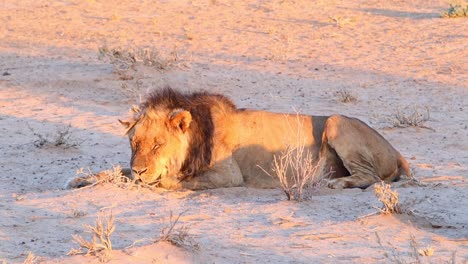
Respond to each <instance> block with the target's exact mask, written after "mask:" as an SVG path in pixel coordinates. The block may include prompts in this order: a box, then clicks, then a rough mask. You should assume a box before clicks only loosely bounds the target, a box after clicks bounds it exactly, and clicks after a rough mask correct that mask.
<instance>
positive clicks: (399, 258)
mask: <svg viewBox="0 0 468 264" xmlns="http://www.w3.org/2000/svg"><path fill="white" fill-rule="evenodd" d="M375 236H376V238H377V244H379V246H380V247H381V248H382V249H383V250H384V256H385V257H386V258H387V259H388V260H390V262H391V263H398V264H409V263H416V264H420V263H427V262H424V261H423V259H422V258H421V257H420V256H423V257H432V256H433V255H434V253H435V249H434V248H433V247H432V246H422V247H421V246H420V245H419V243H418V242H417V241H416V238H415V237H414V235H413V234H410V238H409V246H410V252H409V256H404V255H403V254H402V253H401V252H399V251H398V250H397V249H396V247H395V246H394V245H392V243H390V242H389V241H387V244H388V246H389V247H390V250H388V249H387V247H386V246H385V245H384V244H383V243H382V239H381V238H380V236H379V234H378V233H377V232H375ZM388 251H390V252H388ZM456 253H457V252H456V251H453V252H452V256H451V258H450V259H449V260H441V259H438V261H437V262H433V261H430V262H429V263H451V264H455V263H457V262H456Z"/></svg>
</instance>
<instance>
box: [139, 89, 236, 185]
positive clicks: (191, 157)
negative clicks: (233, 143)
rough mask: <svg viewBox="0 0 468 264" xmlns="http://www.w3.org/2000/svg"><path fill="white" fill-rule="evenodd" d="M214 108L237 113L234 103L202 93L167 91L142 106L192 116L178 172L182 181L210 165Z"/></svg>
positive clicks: (155, 92)
mask: <svg viewBox="0 0 468 264" xmlns="http://www.w3.org/2000/svg"><path fill="white" fill-rule="evenodd" d="M215 106H218V107H221V108H222V109H224V110H226V111H235V110H236V106H235V105H234V103H233V102H232V101H231V100H230V99H229V98H227V97H225V96H223V95H221V94H214V93H208V92H204V91H202V92H193V93H188V92H187V93H183V92H181V91H178V90H174V89H172V88H170V87H165V88H163V89H161V90H154V91H153V92H151V93H150V94H149V96H148V98H147V99H146V101H145V102H144V103H143V104H142V108H143V109H155V110H157V109H169V110H174V109H184V110H187V111H189V112H190V114H191V115H192V123H191V124H190V127H189V133H190V146H189V151H188V154H187V158H186V160H185V161H184V163H183V165H182V168H181V170H180V172H181V173H182V175H180V177H181V178H180V179H181V180H183V179H186V178H190V177H194V176H197V175H199V174H200V173H202V172H204V171H205V170H206V169H208V166H209V165H210V163H211V155H212V149H213V133H214V124H213V117H212V109H213V108H214V107H215Z"/></svg>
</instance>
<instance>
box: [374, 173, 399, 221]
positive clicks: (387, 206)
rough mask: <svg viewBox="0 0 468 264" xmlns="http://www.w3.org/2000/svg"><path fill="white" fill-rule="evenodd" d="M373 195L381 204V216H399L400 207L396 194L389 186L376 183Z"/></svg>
mask: <svg viewBox="0 0 468 264" xmlns="http://www.w3.org/2000/svg"><path fill="white" fill-rule="evenodd" d="M374 195H375V197H377V198H378V199H379V200H380V201H381V202H382V204H383V206H382V208H379V210H380V213H382V214H393V213H397V214H401V213H402V212H401V209H400V205H399V204H398V192H397V191H393V190H392V189H391V186H390V184H386V183H385V182H383V181H382V182H380V183H376V184H375V185H374Z"/></svg>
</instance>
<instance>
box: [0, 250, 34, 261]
mask: <svg viewBox="0 0 468 264" xmlns="http://www.w3.org/2000/svg"><path fill="white" fill-rule="evenodd" d="M38 261H39V260H38V258H37V257H36V256H34V254H33V253H32V252H29V253H28V256H27V257H26V259H25V260H24V261H23V264H34V263H37V262H38ZM5 263H6V262H5Z"/></svg>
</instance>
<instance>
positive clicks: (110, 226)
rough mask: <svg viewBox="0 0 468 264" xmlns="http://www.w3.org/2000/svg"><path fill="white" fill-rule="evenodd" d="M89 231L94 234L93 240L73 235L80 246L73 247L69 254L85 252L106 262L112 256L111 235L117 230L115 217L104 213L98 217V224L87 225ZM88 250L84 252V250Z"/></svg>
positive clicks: (86, 254)
mask: <svg viewBox="0 0 468 264" xmlns="http://www.w3.org/2000/svg"><path fill="white" fill-rule="evenodd" d="M85 227H86V229H87V232H89V233H91V234H92V240H86V239H84V238H83V237H82V236H80V235H72V237H73V240H74V241H75V242H76V243H77V244H78V245H79V248H77V249H75V248H72V249H71V250H70V252H68V255H77V254H85V256H96V257H98V258H99V260H100V261H101V262H106V261H108V260H110V259H111V257H112V242H111V239H110V236H111V235H112V233H113V232H114V230H115V217H114V216H113V215H112V212H110V213H102V214H100V215H99V216H98V218H97V219H96V225H95V226H90V225H86V226H85ZM84 250H85V251H86V252H83V251H84Z"/></svg>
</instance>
